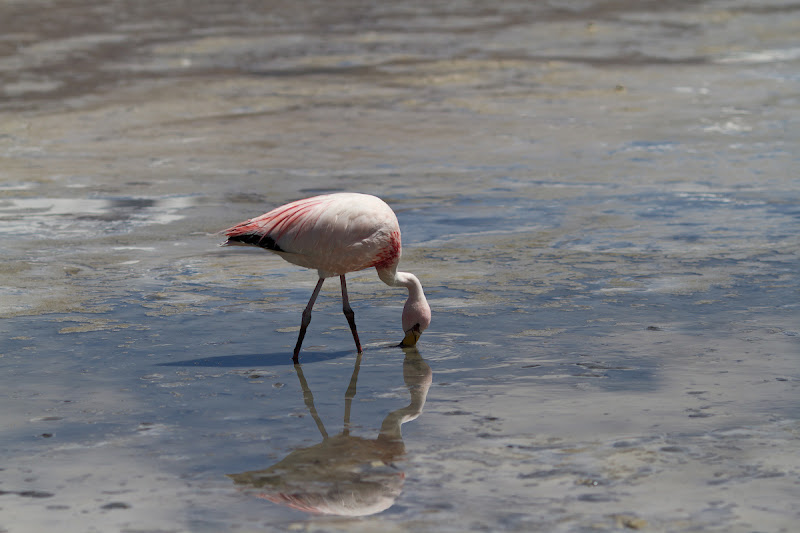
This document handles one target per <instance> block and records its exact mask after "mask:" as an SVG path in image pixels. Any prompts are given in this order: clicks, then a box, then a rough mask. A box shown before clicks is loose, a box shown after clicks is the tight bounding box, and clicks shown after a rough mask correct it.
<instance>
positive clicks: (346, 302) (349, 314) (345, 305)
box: [339, 275, 361, 353]
mask: <svg viewBox="0 0 800 533" xmlns="http://www.w3.org/2000/svg"><path fill="white" fill-rule="evenodd" d="M339 279H340V280H342V311H344V316H345V317H346V318H347V323H348V324H350V331H351V332H352V333H353V340H354V341H356V350H358V353H361V341H360V340H358V331H356V314H355V313H354V312H353V309H352V308H351V307H350V299H349V298H348V297H347V282H346V281H345V280H344V275H341V276H339Z"/></svg>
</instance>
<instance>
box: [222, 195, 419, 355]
mask: <svg viewBox="0 0 800 533" xmlns="http://www.w3.org/2000/svg"><path fill="white" fill-rule="evenodd" d="M222 233H224V234H225V236H227V237H228V240H227V241H226V242H224V243H223V246H226V245H251V246H260V247H261V248H266V249H267V250H269V251H271V252H275V253H276V254H278V255H279V256H281V257H282V258H284V259H285V260H286V261H289V262H290V263H294V264H295V265H300V266H302V267H306V268H313V269H316V270H317V273H318V274H319V281H317V286H316V287H315V288H314V292H313V293H312V294H311V299H309V300H308V305H307V306H306V308H305V310H304V311H303V318H302V320H301V322H300V334H299V335H298V336H297V344H296V345H295V347H294V355H293V357H292V360H293V361H294V362H295V363H297V362H298V357H299V354H300V346H301V345H302V344H303V337H305V335H306V328H308V324H309V323H310V322H311V309H312V308H313V307H314V302H315V301H316V299H317V295H319V291H320V289H321V288H322V283H323V282H324V281H325V278H330V277H333V276H339V279H340V280H341V283H342V310H343V311H344V316H345V317H346V318H347V322H348V324H349V325H350V331H351V332H352V333H353V340H355V342H356V349H358V353H361V342H360V341H359V339H358V332H357V331H356V322H355V314H354V313H353V309H352V308H351V307H350V302H349V300H348V298H347V284H346V282H345V277H344V276H345V274H346V273H348V272H356V271H358V270H364V269H366V268H370V267H375V270H377V271H378V277H380V279H381V281H383V282H384V283H386V284H387V285H389V286H390V287H406V288H407V289H408V300H406V304H405V306H404V307H403V317H402V322H403V331H404V332H405V337H404V338H403V341H402V342H401V343H400V345H401V346H414V345H416V343H417V341H418V340H419V337H420V335H422V332H423V331H425V329H426V328H427V327H428V325H429V324H430V322H431V308H430V307H429V306H428V301H427V300H426V299H425V293H424V292H423V291H422V285H421V284H420V282H419V280H418V279H417V277H416V276H415V275H414V274H410V273H408V272H398V271H397V263H398V262H399V261H400V254H401V251H402V245H401V243H400V226H399V224H398V223H397V217H396V216H395V214H394V211H392V209H391V208H390V207H389V206H388V205H386V203H385V202H384V201H383V200H381V199H380V198H376V197H375V196H371V195H369V194H359V193H336V194H324V195H321V196H314V197H312V198H306V199H304V200H297V201H296V202H291V203H289V204H286V205H283V206H281V207H276V208H275V209H273V210H272V211H270V212H268V213H265V214H263V215H261V216H260V217H256V218H251V219H250V220H246V221H244V222H241V223H239V224H236V225H235V226H233V227H232V228H228V229H226V230H224V231H223V232H222Z"/></svg>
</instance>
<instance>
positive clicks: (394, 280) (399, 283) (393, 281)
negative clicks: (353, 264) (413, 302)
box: [378, 267, 423, 297]
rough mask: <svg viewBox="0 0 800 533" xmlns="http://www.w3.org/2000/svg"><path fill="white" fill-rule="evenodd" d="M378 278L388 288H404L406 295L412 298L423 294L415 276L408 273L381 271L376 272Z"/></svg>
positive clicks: (389, 270)
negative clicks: (406, 291)
mask: <svg viewBox="0 0 800 533" xmlns="http://www.w3.org/2000/svg"><path fill="white" fill-rule="evenodd" d="M378 277H379V278H381V281H382V282H384V283H385V284H387V285H389V286H390V287H405V288H407V289H408V294H409V296H411V297H414V296H415V295H418V294H423V292H422V284H421V283H420V282H419V280H418V279H417V276H415V275H414V274H411V273H410V272H398V271H397V270H396V267H395V269H388V268H387V269H381V270H378Z"/></svg>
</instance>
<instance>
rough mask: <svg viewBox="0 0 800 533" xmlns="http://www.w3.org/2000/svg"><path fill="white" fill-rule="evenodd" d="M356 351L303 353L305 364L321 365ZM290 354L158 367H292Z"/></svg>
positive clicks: (205, 359)
mask: <svg viewBox="0 0 800 533" xmlns="http://www.w3.org/2000/svg"><path fill="white" fill-rule="evenodd" d="M354 351H355V350H348V351H341V352H329V353H323V352H316V353H315V352H303V362H304V363H319V362H322V361H331V360H333V359H340V358H342V357H347V356H349V355H352V354H353V352H354ZM287 354H288V352H280V353H247V354H239V355H219V356H215V357H202V358H200V359H186V360H184V361H173V362H171V363H160V364H158V365H157V366H207V367H217V368H233V367H239V366H247V367H252V366H259V367H263V366H285V365H291V364H293V363H292V357H291V354H288V355H287Z"/></svg>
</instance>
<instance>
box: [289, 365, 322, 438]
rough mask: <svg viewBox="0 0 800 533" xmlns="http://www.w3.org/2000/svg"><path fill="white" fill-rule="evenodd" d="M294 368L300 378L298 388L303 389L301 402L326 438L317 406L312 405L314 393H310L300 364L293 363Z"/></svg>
mask: <svg viewBox="0 0 800 533" xmlns="http://www.w3.org/2000/svg"><path fill="white" fill-rule="evenodd" d="M294 370H295V372H297V379H299V380H300V388H301V389H303V402H305V404H306V407H307V408H308V412H309V413H311V418H313V419H314V422H316V423H317V429H319V432H320V433H321V434H322V438H323V439H327V438H328V432H327V431H325V426H324V425H323V424H322V419H321V418H320V417H319V414H317V408H316V407H314V395H313V394H311V389H310V388H309V387H308V382H307V381H306V377H305V376H304V375H303V369H302V368H301V367H300V365H298V364H296V365H294Z"/></svg>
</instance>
